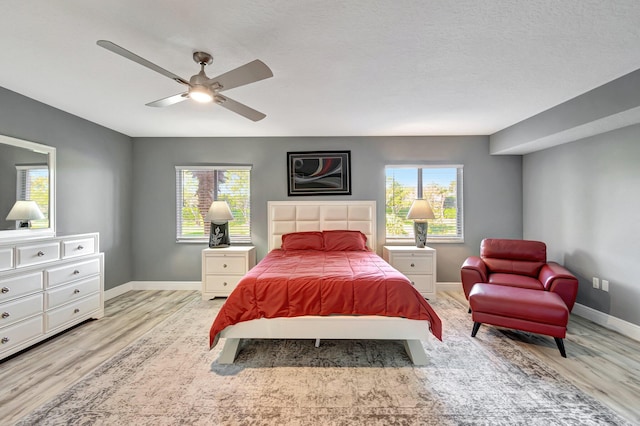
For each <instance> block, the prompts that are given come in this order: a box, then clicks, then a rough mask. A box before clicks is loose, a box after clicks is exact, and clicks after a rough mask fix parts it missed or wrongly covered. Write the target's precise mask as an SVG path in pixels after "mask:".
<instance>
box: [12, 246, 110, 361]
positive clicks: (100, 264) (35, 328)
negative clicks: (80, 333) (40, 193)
mask: <svg viewBox="0 0 640 426" xmlns="http://www.w3.org/2000/svg"><path fill="white" fill-rule="evenodd" d="M99 247H100V243H99V235H98V234H97V233H91V234H81V235H69V236H64V237H54V238H42V239H33V240H27V241H22V242H19V243H0V359H2V358H5V357H7V356H9V355H12V354H14V353H16V352H18V351H20V350H22V349H25V348H27V347H29V346H31V345H33V344H34V343H37V342H39V341H41V340H43V339H45V338H48V337H51V336H52V335H54V334H56V333H59V332H61V331H63V330H66V329H67V328H69V327H71V326H73V325H76V324H78V323H79V322H82V321H84V320H86V319H89V318H101V317H102V316H104V272H103V271H104V255H103V253H100V252H99Z"/></svg>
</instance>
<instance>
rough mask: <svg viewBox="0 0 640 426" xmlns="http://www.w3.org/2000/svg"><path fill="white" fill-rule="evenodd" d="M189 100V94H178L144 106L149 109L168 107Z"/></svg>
mask: <svg viewBox="0 0 640 426" xmlns="http://www.w3.org/2000/svg"><path fill="white" fill-rule="evenodd" d="M187 99H189V92H184V93H178V94H177V95H173V96H168V97H166V98H162V99H158V100H157V101H153V102H149V103H148V104H146V105H147V106H150V107H166V106H169V105H173V104H177V103H178V102H182V101H186V100H187Z"/></svg>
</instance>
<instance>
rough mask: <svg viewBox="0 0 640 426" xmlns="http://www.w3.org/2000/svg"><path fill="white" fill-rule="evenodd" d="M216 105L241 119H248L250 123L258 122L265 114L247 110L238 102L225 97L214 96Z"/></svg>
mask: <svg viewBox="0 0 640 426" xmlns="http://www.w3.org/2000/svg"><path fill="white" fill-rule="evenodd" d="M216 103H217V104H218V105H220V106H221V107H223V108H226V109H228V110H229V111H233V112H235V113H236V114H240V115H241V116H243V117H246V118H248V119H249V120H252V121H260V120H262V119H263V118H265V117H266V115H265V114H263V113H261V112H260V111H256V110H255V109H253V108H249V107H248V106H246V105H244V104H241V103H240V102H238V101H234V100H233V99H230V98H228V97H226V96H222V95H216Z"/></svg>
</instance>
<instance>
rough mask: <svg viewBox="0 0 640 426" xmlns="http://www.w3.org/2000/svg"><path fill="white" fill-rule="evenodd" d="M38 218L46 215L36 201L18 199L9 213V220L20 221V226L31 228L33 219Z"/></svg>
mask: <svg viewBox="0 0 640 426" xmlns="http://www.w3.org/2000/svg"><path fill="white" fill-rule="evenodd" d="M38 219H44V215H43V214H42V211H41V210H40V207H38V205H37V204H36V202H35V201H27V200H18V201H16V203H15V204H14V205H13V207H12V208H11V210H9V214H8V215H7V220H19V221H20V224H19V228H31V221H32V220H38Z"/></svg>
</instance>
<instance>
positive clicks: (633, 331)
mask: <svg viewBox="0 0 640 426" xmlns="http://www.w3.org/2000/svg"><path fill="white" fill-rule="evenodd" d="M571 313H572V314H576V315H578V316H581V317H582V318H586V319H588V320H589V321H593V322H595V323H596V324H598V325H601V326H603V327H605V328H608V329H609V330H613V331H617V332H618V333H620V334H622V335H624V336H627V337H629V338H631V339H633V340H638V341H640V326H637V325H635V324H632V323H630V322H627V321H625V320H622V319H620V318H616V317H613V316H611V315H609V314H605V313H603V312H600V311H597V310H595V309H593V308H590V307H588V306H584V305H581V304H579V303H576V304H575V305H574V306H573V310H572V311H571Z"/></svg>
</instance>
